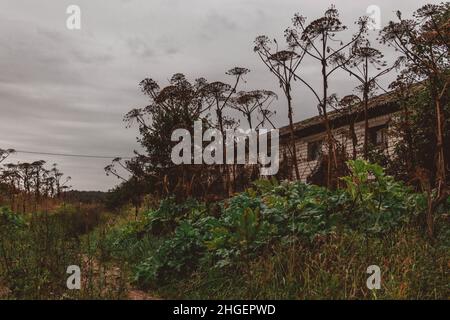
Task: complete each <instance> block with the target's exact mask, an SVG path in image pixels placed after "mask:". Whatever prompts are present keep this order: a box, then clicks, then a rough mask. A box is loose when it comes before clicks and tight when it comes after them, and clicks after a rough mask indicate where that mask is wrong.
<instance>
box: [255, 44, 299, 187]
mask: <svg viewBox="0 0 450 320" xmlns="http://www.w3.org/2000/svg"><path fill="white" fill-rule="evenodd" d="M254 51H255V52H256V53H257V54H258V56H259V58H260V59H261V61H262V62H263V63H264V64H265V65H266V66H267V67H268V68H269V70H270V72H272V74H274V75H275V76H276V77H277V79H278V81H279V83H280V88H281V89H282V90H283V93H284V95H285V97H286V100H287V107H288V120H289V132H290V143H289V146H288V150H289V153H290V156H291V159H292V161H293V162H294V169H295V177H296V179H297V180H299V179H300V172H299V169H298V161H297V150H296V145H295V132H294V131H295V130H294V119H293V115H294V110H293V107H292V85H291V84H292V81H293V79H294V74H295V72H296V70H297V68H298V67H299V66H300V63H301V62H302V60H303V58H304V56H305V53H302V54H300V55H299V54H297V53H295V52H294V51H293V50H278V44H277V42H276V40H274V41H273V42H272V41H270V40H269V38H268V37H267V36H259V37H257V38H256V40H255V48H254Z"/></svg>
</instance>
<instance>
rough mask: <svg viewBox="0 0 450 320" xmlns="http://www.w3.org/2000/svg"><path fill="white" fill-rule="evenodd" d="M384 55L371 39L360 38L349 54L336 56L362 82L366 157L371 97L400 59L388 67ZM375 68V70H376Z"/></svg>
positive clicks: (346, 69)
mask: <svg viewBox="0 0 450 320" xmlns="http://www.w3.org/2000/svg"><path fill="white" fill-rule="evenodd" d="M383 57H384V55H383V54H382V53H381V51H379V50H378V49H375V48H373V47H372V46H371V45H370V42H369V40H367V39H360V40H358V41H355V42H354V43H353V45H352V47H351V49H350V53H349V55H348V56H346V55H344V54H343V53H340V54H337V55H335V56H334V62H335V64H336V65H339V66H340V67H341V68H342V69H344V70H345V71H347V72H349V74H350V75H352V76H354V77H355V78H356V79H357V80H358V81H359V82H360V83H361V84H360V85H359V86H358V87H357V90H358V91H359V92H361V93H362V97H363V98H362V104H363V107H364V145H363V155H364V159H367V158H368V155H369V115H368V109H369V98H370V97H371V95H372V94H373V93H374V91H375V90H376V88H377V85H378V84H377V80H378V79H379V78H380V77H382V76H383V75H386V74H387V73H389V72H390V71H391V70H393V69H394V68H398V66H399V62H400V60H398V61H397V62H396V63H394V64H393V65H392V66H390V67H387V63H386V61H385V60H383ZM374 70H375V72H374Z"/></svg>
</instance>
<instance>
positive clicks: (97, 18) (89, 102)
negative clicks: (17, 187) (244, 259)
mask: <svg viewBox="0 0 450 320" xmlns="http://www.w3.org/2000/svg"><path fill="white" fill-rule="evenodd" d="M430 2H438V1H416V0H401V1H392V0H378V1H377V0H375V1H374V0H370V1H366V0H358V1H356V0H355V1H334V2H330V1H325V0H314V1H311V0H270V1H269V0H145V1H144V0H101V1H100V0H95V1H94V0H86V1H75V0H72V1H66V0H39V1H36V0H0V43H1V48H0V148H14V149H17V150H25V151H37V152H52V153H69V154H92V155H104V156H129V155H132V153H133V150H134V149H137V148H139V146H138V144H137V143H136V134H137V132H136V130H135V129H126V128H125V126H124V123H123V122H122V118H123V115H124V114H125V113H126V112H127V111H128V110H130V109H131V108H133V107H140V106H145V103H146V100H145V98H144V97H143V96H142V94H141V93H140V91H139V88H138V83H139V82H140V81H141V80H142V79H144V78H146V77H151V78H153V79H155V80H156V81H158V82H159V83H160V84H161V85H164V84H166V83H167V80H168V79H169V78H170V77H171V75H172V74H174V73H177V72H181V73H184V74H185V75H186V76H187V77H188V78H189V79H191V80H193V79H195V78H197V77H200V76H203V77H205V78H206V79H208V80H209V81H218V80H220V81H227V76H226V75H225V74H224V73H225V71H226V70H228V69H230V68H232V67H234V66H243V67H247V68H249V69H251V73H250V74H249V75H248V76H247V77H246V80H247V82H246V83H245V85H244V86H243V87H241V89H246V90H250V89H256V88H258V89H269V90H273V91H276V92H277V93H279V94H280V95H281V92H279V90H278V86H277V82H276V81H275V79H274V77H273V76H272V75H271V74H270V73H269V72H268V70H266V69H265V67H264V65H263V64H262V63H261V62H260V61H259V60H258V58H257V56H256V54H255V53H254V52H253V40H254V39H255V37H256V36H258V35H261V34H266V35H268V36H269V37H270V38H277V39H278V40H279V41H278V43H279V44H282V43H283V37H282V36H283V31H284V30H285V28H286V27H288V26H289V25H290V21H291V18H292V17H293V15H294V13H296V12H300V13H302V14H303V15H305V16H307V17H308V19H309V20H311V19H314V18H315V17H318V16H319V15H320V14H321V13H322V12H323V11H324V10H325V9H326V8H327V7H329V6H330V4H331V3H334V4H335V5H336V6H337V8H338V9H339V10H340V12H341V18H342V20H343V22H344V23H345V24H347V25H349V26H352V25H353V21H355V20H356V19H357V18H358V17H359V16H362V15H364V14H365V13H366V9H367V7H368V6H369V5H377V6H379V7H380V9H381V22H382V24H383V25H384V24H385V23H387V22H388V21H389V20H392V19H394V11H395V10H397V9H400V10H401V11H402V12H404V14H405V15H410V14H411V13H412V11H413V10H415V9H416V8H418V7H419V6H421V5H423V4H425V3H430ZM71 4H76V5H78V6H79V7H80V8H81V30H68V29H67V28H66V20H67V18H68V15H67V14H66V9H67V7H68V6H69V5H71ZM349 34H350V33H349ZM391 57H393V55H392V54H391V53H388V54H387V58H388V59H390V58H391ZM302 73H303V74H304V75H305V76H306V77H307V78H308V79H309V80H310V81H312V82H315V81H317V80H318V73H317V68H315V67H314V65H312V64H309V63H308V64H306V65H305V67H304V68H303V69H302ZM392 76H393V75H392ZM392 76H390V77H392ZM388 80H390V78H389V77H387V78H386V79H385V83H387V82H388ZM355 85H357V83H356V82H355V80H354V79H351V78H349V77H348V76H347V75H346V74H342V73H340V74H336V76H335V78H333V80H332V85H331V90H332V91H335V92H336V93H338V94H339V95H340V96H343V95H346V94H349V93H351V92H352V89H353V88H354V87H355ZM296 86H297V88H296V89H295V92H294V108H295V120H302V119H304V118H307V117H310V116H313V115H316V113H317V108H316V105H317V103H315V102H314V100H313V97H312V95H311V93H310V92H308V91H307V90H306V89H304V88H302V87H301V86H300V85H299V84H298V85H297V84H296ZM274 107H275V108H276V109H277V113H278V114H277V119H276V124H277V125H280V126H281V125H285V124H286V122H285V121H286V120H285V118H286V117H285V114H286V110H285V109H286V104H285V100H284V99H283V98H282V96H280V100H279V101H278V103H277V104H276V105H275V106H274ZM39 159H43V160H46V161H47V162H48V163H49V164H51V163H54V162H57V163H58V164H59V165H60V167H61V169H62V170H63V171H64V172H65V173H66V174H67V175H70V176H72V179H73V180H72V183H71V184H72V186H73V188H74V189H81V190H108V189H110V188H111V187H113V186H114V185H115V184H116V183H117V182H118V181H117V180H116V179H114V178H112V177H106V176H105V174H104V171H103V168H104V167H105V166H106V165H107V164H108V163H109V161H108V160H105V159H83V158H67V157H60V156H43V155H26V154H21V153H18V154H16V155H14V156H13V157H11V158H10V159H9V161H10V162H17V161H34V160H39Z"/></svg>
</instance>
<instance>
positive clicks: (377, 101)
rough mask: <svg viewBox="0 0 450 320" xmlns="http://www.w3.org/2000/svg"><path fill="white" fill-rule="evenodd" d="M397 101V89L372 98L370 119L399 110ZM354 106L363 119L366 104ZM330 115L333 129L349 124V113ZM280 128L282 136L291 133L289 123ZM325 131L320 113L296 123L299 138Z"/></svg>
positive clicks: (417, 85)
mask: <svg viewBox="0 0 450 320" xmlns="http://www.w3.org/2000/svg"><path fill="white" fill-rule="evenodd" d="M422 88H423V84H422V83H418V84H415V85H414V87H413V89H412V92H416V91H417V90H420V89H422ZM397 102H398V98H397V95H396V93H395V91H390V92H387V93H383V94H380V95H378V96H375V97H373V98H371V99H370V100H369V103H368V115H369V119H370V118H374V117H378V116H381V115H385V114H390V113H394V112H396V111H398V109H399V105H398V103H397ZM353 108H354V111H353V113H352V114H354V115H355V117H356V122H359V121H363V120H364V104H363V103H362V102H361V103H359V104H357V105H356V106H354V107H353ZM328 117H329V119H330V124H331V126H332V128H333V129H337V128H339V127H342V126H345V125H347V124H348V115H345V113H343V112H340V111H337V110H333V111H329V112H328ZM279 130H280V137H284V136H287V135H288V134H289V133H290V130H289V125H287V126H284V127H281V128H280V129H279ZM324 131H325V126H324V123H323V117H322V116H320V115H319V116H315V117H312V118H308V119H305V120H302V121H299V122H296V123H294V132H295V136H296V137H297V138H302V137H306V136H309V135H312V134H316V133H321V132H324Z"/></svg>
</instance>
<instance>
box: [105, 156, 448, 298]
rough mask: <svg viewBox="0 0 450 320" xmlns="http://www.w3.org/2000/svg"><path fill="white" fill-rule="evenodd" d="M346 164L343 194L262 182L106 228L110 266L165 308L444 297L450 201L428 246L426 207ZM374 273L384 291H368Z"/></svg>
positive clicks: (367, 170) (374, 171)
mask: <svg viewBox="0 0 450 320" xmlns="http://www.w3.org/2000/svg"><path fill="white" fill-rule="evenodd" d="M349 165H350V168H351V174H350V175H349V176H346V177H343V178H342V181H343V182H344V183H345V187H344V188H342V189H339V190H336V191H330V190H328V189H326V188H323V187H318V186H314V185H307V184H303V183H301V182H282V183H279V182H277V181H276V180H259V181H256V182H255V183H254V187H252V188H249V189H248V190H246V191H245V192H242V193H240V194H237V195H235V196H234V197H232V198H231V199H229V200H226V201H222V202H219V203H214V204H210V205H205V204H203V203H199V202H197V201H196V200H190V201H187V202H185V203H183V204H176V202H175V200H174V199H173V198H167V199H165V200H163V201H162V202H161V204H160V205H159V207H158V208H156V209H154V210H150V211H148V212H145V213H143V215H142V216H141V217H140V219H139V220H138V221H133V222H127V223H124V224H120V225H115V226H113V227H112V228H111V229H109V230H108V231H107V234H106V237H105V241H104V242H102V243H99V244H100V245H101V246H102V251H103V252H104V253H105V254H106V256H104V257H103V258H104V259H106V260H107V261H122V262H123V261H126V262H127V266H128V268H129V272H130V276H131V277H132V281H133V282H134V283H135V285H136V286H138V287H140V288H142V289H144V290H147V291H151V292H154V293H157V294H158V295H159V296H161V297H164V298H196V299H212V298H215V299H231V298H242V299H447V298H449V293H450V291H449V289H450V288H449V282H448V278H449V265H448V264H449V261H450V260H449V258H450V255H449V254H450V251H449V239H450V236H449V235H450V228H449V227H450V225H449V223H448V222H449V221H448V218H449V217H448V210H449V207H450V199H448V201H447V203H446V204H445V205H444V206H442V207H441V208H440V209H439V214H438V215H437V216H436V225H437V226H440V227H439V230H438V236H437V238H436V240H435V241H434V242H430V241H429V239H427V238H426V236H424V234H425V232H424V230H422V227H421V226H423V222H422V220H423V219H424V212H425V209H426V199H425V196H423V195H421V194H417V193H414V192H412V191H411V190H410V189H409V188H408V187H406V186H405V185H403V184H402V183H400V182H396V181H394V179H393V178H392V177H390V176H387V175H385V173H384V172H383V169H382V168H381V167H380V166H378V165H372V164H369V163H367V162H365V161H360V160H357V161H352V162H350V163H349ZM370 265H378V266H379V267H380V268H381V272H382V287H381V290H373V291H371V290H368V289H367V286H366V279H367V278H368V276H369V275H368V274H367V273H366V269H367V267H368V266H370Z"/></svg>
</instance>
